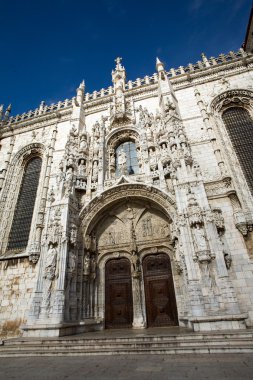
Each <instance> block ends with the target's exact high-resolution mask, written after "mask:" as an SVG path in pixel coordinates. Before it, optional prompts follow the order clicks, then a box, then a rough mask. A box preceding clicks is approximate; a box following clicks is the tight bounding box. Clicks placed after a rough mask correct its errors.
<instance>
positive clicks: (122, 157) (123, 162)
mask: <svg viewBox="0 0 253 380" xmlns="http://www.w3.org/2000/svg"><path fill="white" fill-rule="evenodd" d="M118 165H119V171H120V174H127V155H126V153H125V152H124V150H123V148H121V149H120V151H119V153H118Z"/></svg>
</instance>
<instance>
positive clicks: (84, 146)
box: [79, 134, 88, 153]
mask: <svg viewBox="0 0 253 380" xmlns="http://www.w3.org/2000/svg"><path fill="white" fill-rule="evenodd" d="M87 148H88V145H87V141H86V136H85V134H82V135H81V141H80V147H79V151H80V152H81V153H84V152H86V151H87Z"/></svg>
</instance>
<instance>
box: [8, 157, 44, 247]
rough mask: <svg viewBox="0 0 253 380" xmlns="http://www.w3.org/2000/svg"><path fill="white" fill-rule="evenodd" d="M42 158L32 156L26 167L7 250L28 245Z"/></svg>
mask: <svg viewBox="0 0 253 380" xmlns="http://www.w3.org/2000/svg"><path fill="white" fill-rule="evenodd" d="M41 164H42V160H41V158H40V157H34V158H32V159H31V160H30V161H29V162H28V164H27V165H26V167H25V170H24V174H23V178H22V183H21V187H20V191H19V196H18V200H17V204H16V208H15V211H14V218H13V222H12V227H11V232H10V235H9V242H8V247H7V250H20V249H23V248H25V247H26V246H27V242H28V238H29V233H30V228H31V223H32V217H33V209H34V204H35V199H36V193H37V188H38V183H39V177H40V171H41Z"/></svg>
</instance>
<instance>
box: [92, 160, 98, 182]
mask: <svg viewBox="0 0 253 380" xmlns="http://www.w3.org/2000/svg"><path fill="white" fill-rule="evenodd" d="M97 179H98V162H97V161H94V162H93V169H92V180H93V181H97Z"/></svg>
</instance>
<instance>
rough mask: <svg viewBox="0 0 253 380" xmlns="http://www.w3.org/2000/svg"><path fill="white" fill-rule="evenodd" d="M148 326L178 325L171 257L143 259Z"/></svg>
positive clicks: (161, 254) (163, 255)
mask: <svg viewBox="0 0 253 380" xmlns="http://www.w3.org/2000/svg"><path fill="white" fill-rule="evenodd" d="M143 276H144V287H145V298H146V312H147V326H148V327H154V326H176V325H178V316H177V307H176V298H175V291H174V283H173V277H172V270H171V263H170V259H169V257H168V256H167V255H166V254H164V253H160V254H157V255H148V256H146V257H145V258H144V259H143Z"/></svg>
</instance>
